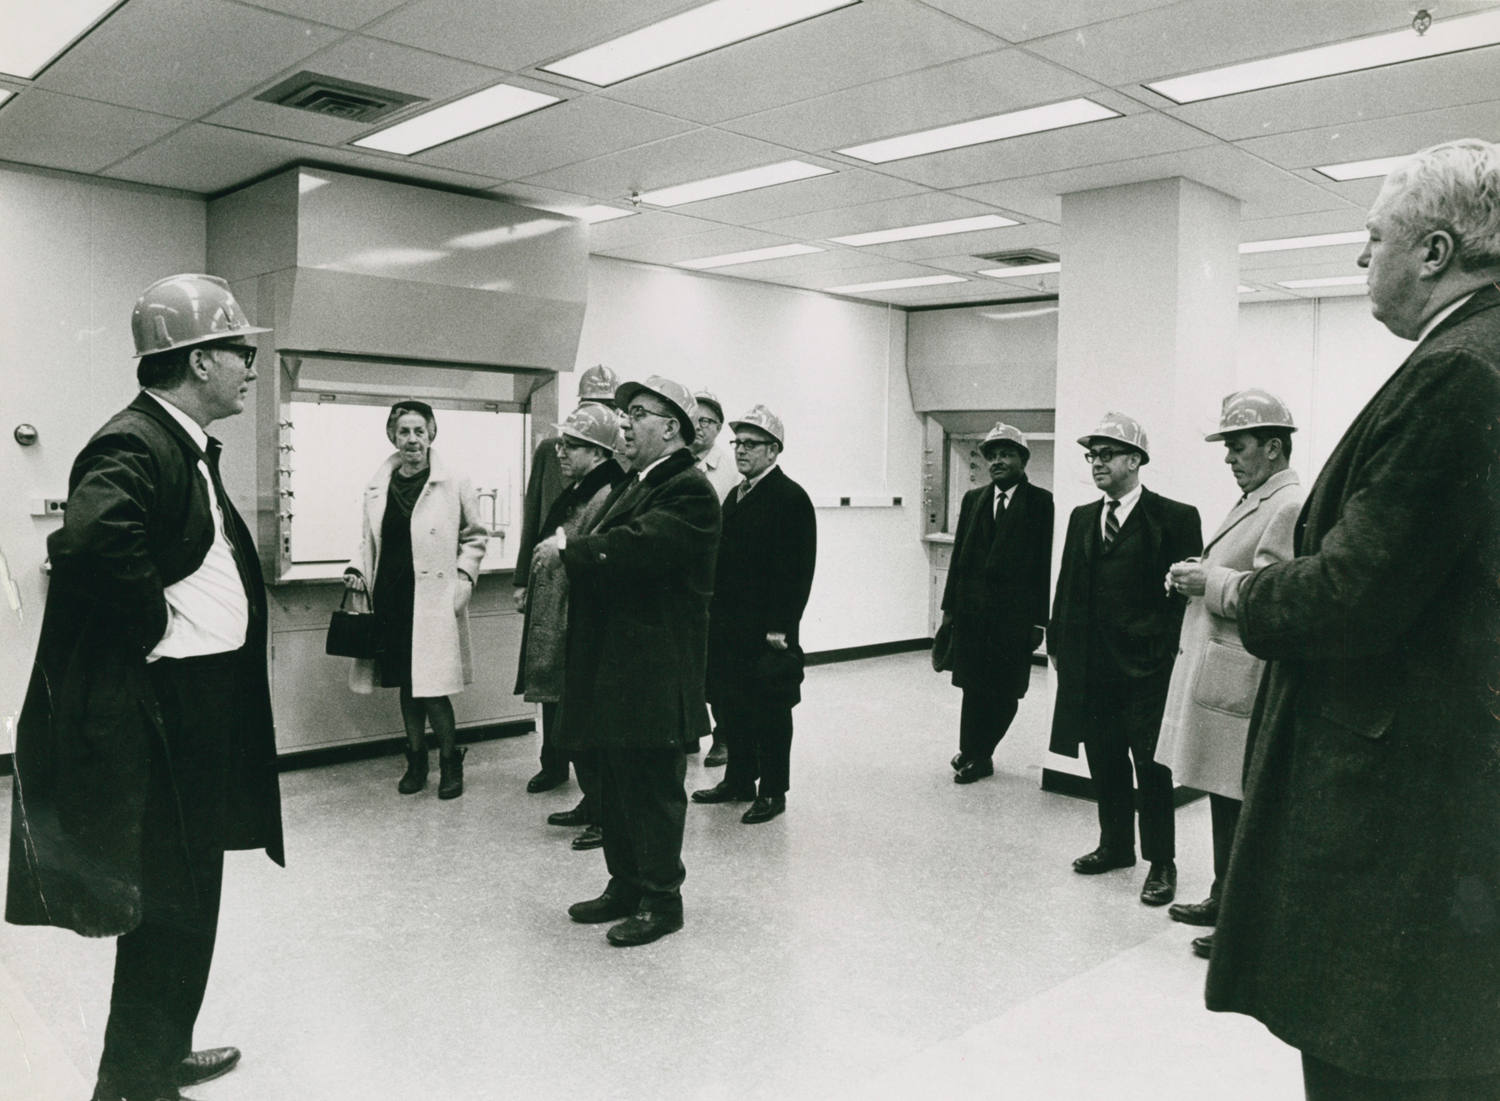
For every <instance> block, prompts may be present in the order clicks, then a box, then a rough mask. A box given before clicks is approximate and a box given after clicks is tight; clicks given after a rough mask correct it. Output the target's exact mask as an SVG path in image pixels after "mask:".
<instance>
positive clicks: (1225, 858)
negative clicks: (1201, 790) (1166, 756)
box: [1208, 792, 1245, 898]
mask: <svg viewBox="0 0 1500 1101" xmlns="http://www.w3.org/2000/svg"><path fill="white" fill-rule="evenodd" d="M1244 805H1245V804H1243V803H1242V802H1240V801H1239V800H1238V799H1231V798H1229V796H1227V795H1215V794H1214V793H1213V792H1209V793H1208V812H1209V817H1210V818H1212V820H1213V824H1214V885H1213V887H1212V889H1211V890H1210V891H1209V892H1208V893H1209V896H1210V897H1211V898H1218V897H1219V891H1220V890H1221V889H1222V888H1223V886H1224V877H1225V876H1226V875H1228V874H1229V854H1230V852H1231V851H1232V850H1233V849H1234V831H1235V828H1236V827H1237V826H1238V825H1239V824H1240V808H1241V807H1242V806H1244Z"/></svg>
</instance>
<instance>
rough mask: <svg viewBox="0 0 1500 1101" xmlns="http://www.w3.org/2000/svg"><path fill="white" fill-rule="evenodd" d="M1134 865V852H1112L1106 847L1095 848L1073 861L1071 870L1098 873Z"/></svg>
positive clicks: (1085, 873)
mask: <svg viewBox="0 0 1500 1101" xmlns="http://www.w3.org/2000/svg"><path fill="white" fill-rule="evenodd" d="M1133 867H1135V853H1112V852H1110V851H1109V850H1108V849H1103V848H1100V849H1095V850H1094V851H1093V852H1091V853H1089V854H1088V855H1087V856H1080V857H1079V858H1078V859H1077V860H1075V861H1073V870H1074V871H1075V872H1077V873H1078V874H1079V875H1098V874H1099V873H1100V872H1112V871H1114V870H1115V869H1116V868H1133Z"/></svg>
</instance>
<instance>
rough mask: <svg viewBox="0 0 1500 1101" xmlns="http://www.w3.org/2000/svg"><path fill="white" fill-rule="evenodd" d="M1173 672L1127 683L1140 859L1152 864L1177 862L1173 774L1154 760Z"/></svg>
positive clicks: (1125, 709)
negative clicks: (1137, 800) (1138, 812)
mask: <svg viewBox="0 0 1500 1101" xmlns="http://www.w3.org/2000/svg"><path fill="white" fill-rule="evenodd" d="M1171 680H1172V674H1171V670H1170V669H1169V670H1167V672H1166V674H1165V675H1160V674H1158V675H1155V676H1150V677H1139V678H1133V679H1131V680H1129V681H1127V682H1126V683H1125V686H1124V696H1123V699H1122V701H1121V706H1120V724H1121V726H1123V727H1124V729H1125V736H1126V738H1127V739H1128V740H1129V742H1130V753H1131V756H1132V757H1134V758H1135V782H1136V790H1137V791H1139V793H1140V799H1139V810H1140V821H1141V826H1140V829H1141V856H1143V857H1145V858H1146V859H1147V860H1149V861H1150V862H1151V863H1153V864H1164V863H1166V862H1168V861H1171V860H1175V859H1177V808H1176V806H1175V805H1174V804H1173V802H1172V770H1171V769H1170V768H1168V767H1167V766H1166V765H1164V764H1162V763H1161V762H1159V761H1157V760H1156V759H1155V755H1156V739H1157V735H1158V734H1160V733H1161V717H1162V712H1163V711H1165V710H1166V706H1167V690H1168V688H1169V687H1170V686H1171Z"/></svg>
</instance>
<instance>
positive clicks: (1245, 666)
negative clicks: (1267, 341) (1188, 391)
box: [1156, 390, 1302, 957]
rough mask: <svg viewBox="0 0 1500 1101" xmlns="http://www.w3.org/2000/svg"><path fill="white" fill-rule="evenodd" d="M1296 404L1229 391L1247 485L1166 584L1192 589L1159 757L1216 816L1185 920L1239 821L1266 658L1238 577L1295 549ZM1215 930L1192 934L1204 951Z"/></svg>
mask: <svg viewBox="0 0 1500 1101" xmlns="http://www.w3.org/2000/svg"><path fill="white" fill-rule="evenodd" d="M1296 430H1297V429H1296V426H1295V425H1294V424H1293V423H1292V414H1291V410H1289V409H1288V408H1287V407H1286V403H1285V402H1283V401H1282V400H1281V399H1280V398H1278V397H1276V396H1275V395H1274V394H1270V393H1268V392H1266V391H1265V390H1241V391H1239V392H1238V393H1234V394H1230V395H1229V396H1228V397H1227V398H1225V399H1224V407H1223V412H1222V414H1221V415H1220V418H1219V429H1218V431H1217V432H1212V433H1210V434H1209V435H1208V436H1206V437H1205V439H1206V440H1207V441H1208V442H1210V443H1215V442H1219V441H1223V444H1224V461H1225V462H1226V463H1228V464H1229V469H1230V470H1231V471H1232V472H1233V474H1234V480H1235V483H1236V484H1237V485H1238V486H1239V487H1240V492H1241V493H1242V494H1244V496H1242V497H1241V498H1240V499H1239V502H1238V503H1237V504H1236V505H1235V506H1234V508H1232V509H1230V510H1229V515H1228V516H1226V517H1225V518H1224V522H1223V523H1222V524H1220V525H1219V530H1218V531H1216V532H1215V533H1214V536H1213V538H1212V539H1210V540H1209V541H1208V545H1207V546H1206V547H1205V548H1204V550H1203V557H1202V558H1201V559H1195V560H1188V561H1184V562H1177V563H1175V564H1173V566H1172V571H1171V574H1170V575H1169V578H1168V580H1169V583H1170V584H1171V586H1172V587H1173V588H1174V589H1175V590H1176V591H1177V592H1179V593H1181V594H1182V595H1184V596H1186V597H1187V598H1188V606H1187V612H1186V613H1185V614H1184V615H1183V618H1182V642H1181V645H1180V646H1179V648H1178V649H1179V653H1178V656H1177V663H1176V664H1175V665H1174V666H1173V668H1172V684H1171V688H1170V689H1169V690H1168V692H1167V707H1166V711H1165V712H1164V713H1163V716H1162V724H1161V736H1160V738H1159V739H1158V740H1157V743H1156V759H1157V760H1158V761H1160V762H1161V763H1162V764H1164V765H1166V766H1167V767H1168V768H1169V769H1171V770H1172V779H1173V781H1174V782H1175V783H1178V784H1182V785H1183V786H1184V787H1190V788H1195V789H1197V790H1198V791H1206V792H1208V802H1209V810H1210V816H1211V818H1212V820H1213V837H1214V882H1213V887H1212V889H1211V890H1210V891H1209V893H1208V898H1206V899H1205V900H1204V901H1202V902H1193V903H1186V904H1183V903H1178V904H1175V905H1173V906H1172V908H1171V910H1170V911H1169V913H1170V914H1171V915H1172V920H1174V921H1180V922H1183V923H1184V924H1186V925H1213V924H1214V923H1215V921H1216V920H1217V919H1218V914H1219V897H1220V895H1221V893H1222V890H1223V886H1224V876H1225V875H1226V873H1227V872H1228V870H1229V852H1230V848H1231V847H1232V846H1233V844H1234V829H1235V825H1236V824H1237V823H1238V822H1239V817H1240V800H1241V799H1242V798H1243V797H1244V796H1243V793H1242V791H1241V788H1240V775H1241V773H1242V772H1243V771H1244V767H1245V735H1246V732H1247V730H1248V729H1249V726H1250V709H1251V708H1252V707H1253V706H1254V704H1255V693H1256V689H1258V688H1259V687H1260V678H1261V673H1262V672H1263V671H1264V669H1265V662H1263V661H1261V660H1260V659H1259V658H1257V657H1255V655H1253V654H1250V653H1247V652H1246V650H1245V647H1244V645H1243V644H1242V643H1241V642H1240V630H1239V626H1238V625H1237V624H1236V622H1235V617H1236V615H1237V614H1238V612H1239V593H1240V586H1241V585H1242V584H1243V583H1244V582H1245V580H1246V579H1247V578H1248V577H1249V576H1250V575H1251V574H1252V573H1253V572H1254V571H1256V570H1259V569H1263V568H1264V567H1266V566H1269V565H1271V564H1272V563H1274V562H1285V561H1286V560H1287V559H1289V558H1291V557H1292V553H1293V552H1292V532H1293V530H1294V529H1295V527H1296V525H1297V514H1298V513H1299V512H1301V511H1302V487H1301V485H1300V484H1299V483H1298V480H1297V472H1296V471H1295V470H1292V469H1291V468H1290V466H1289V465H1288V460H1289V458H1290V456H1291V453H1292V433H1293V432H1295V431H1296ZM1212 947H1213V934H1209V935H1208V936H1204V937H1199V938H1198V939H1197V940H1195V941H1193V950H1194V951H1195V952H1196V953H1197V954H1198V955H1200V956H1204V957H1207V956H1208V954H1209V951H1210V950H1211V949H1212Z"/></svg>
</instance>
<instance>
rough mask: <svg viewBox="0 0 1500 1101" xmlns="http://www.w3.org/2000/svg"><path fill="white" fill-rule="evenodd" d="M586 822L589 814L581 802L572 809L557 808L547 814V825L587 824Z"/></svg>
mask: <svg viewBox="0 0 1500 1101" xmlns="http://www.w3.org/2000/svg"><path fill="white" fill-rule="evenodd" d="M588 824H589V815H588V811H587V809H586V808H585V806H584V804H583V803H579V804H578V805H577V806H576V807H574V808H573V809H572V810H557V811H553V812H552V813H551V814H549V815H547V825H549V826H587V825H588Z"/></svg>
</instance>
